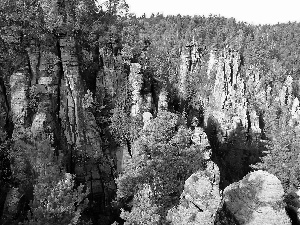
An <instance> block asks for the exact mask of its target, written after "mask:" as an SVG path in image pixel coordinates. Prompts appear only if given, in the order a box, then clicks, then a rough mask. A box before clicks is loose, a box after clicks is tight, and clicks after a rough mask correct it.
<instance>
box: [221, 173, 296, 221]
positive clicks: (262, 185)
mask: <svg viewBox="0 0 300 225" xmlns="http://www.w3.org/2000/svg"><path fill="white" fill-rule="evenodd" d="M223 194H224V202H225V204H226V206H227V208H228V209H229V210H230V211H231V213H232V214H233V215H234V216H235V217H236V219H237V220H238V221H239V223H240V224H247V225H254V224H255V225H256V224H265V225H275V224H276V225H277V224H281V225H284V224H291V222H290V219H289V218H288V216H287V214H286V212H285V209H284V203H283V195H284V190H283V187H282V185H281V182H280V180H279V179H278V178H277V177H276V176H274V175H272V174H270V173H268V172H265V171H262V170H258V171H255V172H252V173H249V174H248V175H247V176H245V177H244V178H243V179H242V180H241V181H239V182H236V183H233V184H231V185H229V186H228V187H226V188H225V190H224V192H223Z"/></svg>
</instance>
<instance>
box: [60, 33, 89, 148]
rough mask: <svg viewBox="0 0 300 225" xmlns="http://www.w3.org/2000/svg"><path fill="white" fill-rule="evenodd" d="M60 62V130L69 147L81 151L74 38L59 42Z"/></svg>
mask: <svg viewBox="0 0 300 225" xmlns="http://www.w3.org/2000/svg"><path fill="white" fill-rule="evenodd" d="M59 41H60V51H61V61H62V66H63V73H64V76H63V79H62V82H61V90H62V95H63V97H62V102H61V109H60V118H61V119H62V129H63V131H64V135H65V137H66V139H67V143H68V145H69V147H70V148H71V149H72V148H76V149H78V150H81V151H82V150H83V149H82V148H83V147H84V146H82V142H83V139H84V138H83V124H82V118H81V116H82V107H81V101H80V99H81V97H82V94H83V93H82V92H83V91H82V82H81V80H80V75H79V66H78V58H77V55H76V52H75V50H76V49H75V39H74V37H69V36H67V37H64V38H61V39H60V40H59Z"/></svg>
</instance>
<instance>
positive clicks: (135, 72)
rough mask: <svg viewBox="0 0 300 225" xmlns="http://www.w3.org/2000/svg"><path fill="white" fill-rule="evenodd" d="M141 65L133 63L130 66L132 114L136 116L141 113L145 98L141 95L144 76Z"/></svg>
mask: <svg viewBox="0 0 300 225" xmlns="http://www.w3.org/2000/svg"><path fill="white" fill-rule="evenodd" d="M140 69H141V65H140V64H138V63H132V64H131V66H130V74H129V83H130V86H131V90H132V101H133V102H132V104H133V105H132V108H131V116H132V117H136V116H137V115H139V113H141V108H142V103H143V98H142V96H141V90H142V84H143V77H142V75H141V74H140Z"/></svg>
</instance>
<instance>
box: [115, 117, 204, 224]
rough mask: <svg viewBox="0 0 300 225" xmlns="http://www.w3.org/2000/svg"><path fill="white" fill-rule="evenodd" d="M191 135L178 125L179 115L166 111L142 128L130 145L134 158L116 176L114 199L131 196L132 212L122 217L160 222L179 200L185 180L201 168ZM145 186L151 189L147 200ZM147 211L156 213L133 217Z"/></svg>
mask: <svg viewBox="0 0 300 225" xmlns="http://www.w3.org/2000/svg"><path fill="white" fill-rule="evenodd" d="M190 135H191V131H190V130H188V129H187V128H184V127H180V126H179V125H178V116H177V115H176V114H173V113H170V112H167V111H163V112H160V113H158V115H157V117H156V118H155V119H153V121H152V122H151V124H149V125H148V126H147V127H146V128H144V130H143V131H142V132H141V136H140V137H139V138H138V139H137V140H136V141H135V143H134V145H133V159H132V160H131V161H130V162H129V163H128V164H127V165H125V172H124V173H123V174H122V175H121V176H120V177H119V178H118V179H117V185H118V190H117V200H119V201H120V200H121V199H125V200H126V199H129V198H130V197H132V196H133V198H134V200H133V201H132V202H131V203H130V205H131V206H132V210H131V212H130V213H129V212H124V213H123V216H124V218H127V219H129V221H130V222H131V223H136V224H143V223H144V222H145V221H144V219H145V220H147V224H157V222H158V218H159V217H160V220H159V223H163V221H165V216H166V212H167V209H169V208H170V207H171V206H173V205H174V204H176V202H178V200H179V196H180V194H181V192H182V190H183V185H184V181H185V180H186V179H187V178H188V176H190V175H191V174H192V173H193V172H195V171H197V170H199V169H201V168H203V164H202V162H203V159H202V154H201V152H199V150H200V149H199V148H198V147H196V146H191V145H190ZM144 187H147V193H148V194H149V191H150V192H151V196H152V198H151V199H150V200H149V195H145V188H144ZM141 203H144V205H143V204H141ZM149 204H150V205H151V207H150V206H149ZM146 206H147V207H146ZM149 210H150V211H151V212H152V213H154V214H153V215H155V216H153V217H151V218H148V217H145V218H140V217H137V216H136V215H137V213H139V214H143V215H144V214H145V215H146V214H147V213H148V212H149ZM149 220H151V223H150V222H149ZM127 222H128V221H127Z"/></svg>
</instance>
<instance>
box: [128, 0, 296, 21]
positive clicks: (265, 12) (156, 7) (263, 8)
mask: <svg viewBox="0 0 300 225" xmlns="http://www.w3.org/2000/svg"><path fill="white" fill-rule="evenodd" d="M126 2H127V3H128V5H129V9H130V12H132V13H135V14H136V15H137V16H141V15H143V14H144V13H145V14H146V16H147V17H149V16H150V15H151V14H152V13H154V14H155V15H156V13H158V12H159V13H163V15H165V16H166V15H177V14H181V15H190V16H194V15H201V16H202V15H204V16H208V15H209V14H213V15H221V16H224V17H227V18H230V17H234V18H235V19H236V20H238V21H244V22H247V23H251V24H255V25H258V24H276V23H278V22H279V23H286V22H289V21H291V22H294V21H297V22H300V0H179V1H178V0H126Z"/></svg>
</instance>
